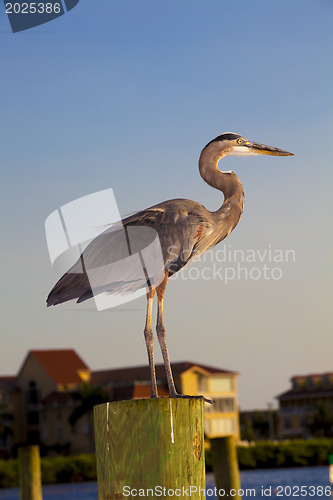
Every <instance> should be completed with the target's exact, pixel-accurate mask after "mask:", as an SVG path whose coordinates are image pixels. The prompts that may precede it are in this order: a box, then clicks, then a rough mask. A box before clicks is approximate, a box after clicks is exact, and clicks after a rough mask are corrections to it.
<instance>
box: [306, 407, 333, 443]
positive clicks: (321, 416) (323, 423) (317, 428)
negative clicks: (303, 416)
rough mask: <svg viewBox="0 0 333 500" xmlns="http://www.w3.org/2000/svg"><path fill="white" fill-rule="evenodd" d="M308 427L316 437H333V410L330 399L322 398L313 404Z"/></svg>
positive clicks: (307, 423) (307, 422)
mask: <svg viewBox="0 0 333 500" xmlns="http://www.w3.org/2000/svg"><path fill="white" fill-rule="evenodd" d="M306 428H307V430H308V431H309V432H310V433H311V434H312V436H315V437H333V411H332V404H331V403H329V401H325V400H320V401H318V402H317V403H316V404H314V405H312V412H311V414H310V415H309V416H308V418H307V421H306Z"/></svg>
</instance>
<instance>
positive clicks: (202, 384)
mask: <svg viewBox="0 0 333 500" xmlns="http://www.w3.org/2000/svg"><path fill="white" fill-rule="evenodd" d="M198 392H207V377H205V376H204V375H201V374H199V373H198Z"/></svg>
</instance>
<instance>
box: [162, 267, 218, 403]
mask: <svg viewBox="0 0 333 500" xmlns="http://www.w3.org/2000/svg"><path fill="white" fill-rule="evenodd" d="M167 280H168V273H166V275H165V277H164V280H163V281H162V283H161V284H160V285H159V286H158V287H157V288H156V292H157V299H158V302H157V323H156V332H157V338H158V341H159V343H160V347H161V351H162V356H163V361H164V366H165V371H166V375H167V380H168V388H169V396H170V398H193V399H197V398H201V399H203V400H204V401H206V403H210V404H213V403H214V401H212V400H211V399H208V398H205V397H204V396H185V395H183V394H178V392H177V391H176V388H175V383H174V380H173V375H172V371H171V366H170V359H169V353H168V348H167V345H166V340H165V328H164V323H163V295H164V292H165V288H166V284H167Z"/></svg>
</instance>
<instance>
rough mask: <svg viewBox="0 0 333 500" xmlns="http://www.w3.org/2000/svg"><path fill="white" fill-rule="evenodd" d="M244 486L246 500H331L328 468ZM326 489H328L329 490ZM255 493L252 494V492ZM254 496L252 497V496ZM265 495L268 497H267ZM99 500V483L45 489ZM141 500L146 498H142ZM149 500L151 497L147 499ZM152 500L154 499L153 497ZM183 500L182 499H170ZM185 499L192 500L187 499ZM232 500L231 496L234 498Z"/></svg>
mask: <svg viewBox="0 0 333 500" xmlns="http://www.w3.org/2000/svg"><path fill="white" fill-rule="evenodd" d="M241 485H242V489H243V490H244V494H243V500H246V499H247V498H269V497H272V498H274V499H276V500H287V499H290V498H291V497H292V498H297V497H298V498H299V499H300V500H301V499H302V497H303V498H307V499H308V500H311V499H314V500H325V499H327V498H329V499H330V500H331V499H332V498H333V496H331V495H330V488H328V487H329V485H330V484H329V479H328V467H302V468H299V469H269V470H254V471H243V472H241ZM214 486H215V485H214V476H213V474H207V496H206V498H209V499H211V500H215V499H216V498H217V497H216V496H215V495H214V494H213V493H214V492H213V489H214ZM302 486H303V488H302ZM325 488H327V489H326V490H325ZM250 490H251V491H250ZM250 493H251V494H250ZM264 493H265V494H264ZM19 498H20V496H19V490H18V488H10V489H3V490H1V489H0V500H19ZM65 498H66V499H67V498H68V499H73V500H98V495H97V484H96V483H79V484H78V483H76V484H56V485H47V486H43V500H48V499H53V500H57V499H60V500H61V499H65ZM138 498H144V497H142V496H141V497H139V495H138ZM146 498H148V497H146ZM150 498H152V497H151V496H150ZM169 498H175V499H176V498H180V496H179V495H178V496H174V497H172V496H169ZM182 498H190V496H189V494H188V496H186V494H185V495H183V496H182ZM203 498H204V497H203ZM230 498H231V496H230Z"/></svg>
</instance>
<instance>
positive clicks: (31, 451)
mask: <svg viewBox="0 0 333 500" xmlns="http://www.w3.org/2000/svg"><path fill="white" fill-rule="evenodd" d="M18 459H19V477H20V500H42V498H43V497H42V481H41V468H40V455H39V446H37V445H33V446H24V447H22V448H19V450H18Z"/></svg>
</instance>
